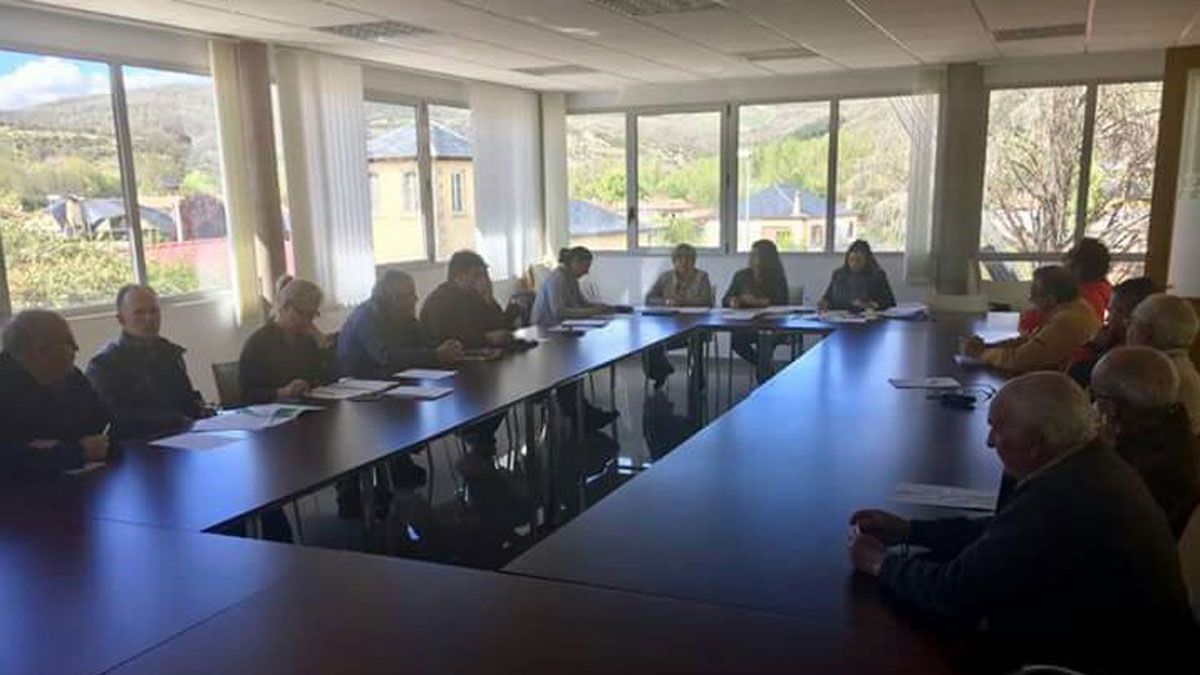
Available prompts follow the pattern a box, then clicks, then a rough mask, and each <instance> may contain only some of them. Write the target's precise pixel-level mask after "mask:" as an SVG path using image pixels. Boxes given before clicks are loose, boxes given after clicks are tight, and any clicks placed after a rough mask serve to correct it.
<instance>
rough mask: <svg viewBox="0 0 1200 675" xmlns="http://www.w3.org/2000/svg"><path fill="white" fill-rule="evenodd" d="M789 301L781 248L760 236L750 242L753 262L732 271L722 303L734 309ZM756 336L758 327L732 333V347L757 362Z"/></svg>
mask: <svg viewBox="0 0 1200 675" xmlns="http://www.w3.org/2000/svg"><path fill="white" fill-rule="evenodd" d="M787 303H788V285H787V276H786V275H785V274H784V273H783V261H782V260H780V259H779V249H777V248H775V242H773V241H771V240H770V239H759V240H758V241H756V242H754V243H753V244H752V245H751V246H750V266H749V267H747V268H745V269H741V270H738V272H737V273H736V274H734V275H733V281H731V282H729V290H727V291H725V295H724V296H723V297H722V298H721V305H722V306H724V307H733V308H735V309H742V308H747V309H757V308H761V307H770V306H771V305H786V304H787ZM756 338H757V331H752V330H751V331H737V332H735V333H733V337H732V341H733V351H735V352H737V354H738V356H740V357H742V358H743V359H745V360H746V361H748V362H750V363H752V364H757V363H758V348H757V346H756V345H755V342H756Z"/></svg>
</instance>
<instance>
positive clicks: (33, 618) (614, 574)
mask: <svg viewBox="0 0 1200 675" xmlns="http://www.w3.org/2000/svg"><path fill="white" fill-rule="evenodd" d="M748 327H749V325H747V324H743V323H739V322H737V321H725V320H723V319H721V318H720V315H708V316H703V315H685V316H668V317H659V316H653V317H652V316H634V317H621V318H618V319H616V320H614V321H612V322H610V323H609V324H608V325H607V326H605V327H604V328H602V329H598V330H595V331H591V332H589V333H587V334H586V335H583V336H580V337H575V338H567V337H562V336H557V337H554V338H552V339H550V340H548V341H546V342H544V343H542V344H540V345H539V346H538V347H537V348H535V349H531V350H529V351H527V352H524V353H521V354H516V355H513V356H511V357H509V358H506V359H503V360H500V361H495V362H488V363H477V364H469V365H467V366H465V367H463V368H461V369H460V370H459V371H458V373H457V374H456V375H455V377H454V381H453V386H454V387H455V392H454V394H453V395H451V396H449V397H446V398H444V399H440V400H437V401H426V402H413V401H394V400H383V401H378V402H370V403H358V402H349V401H346V402H338V403H331V404H327V409H326V410H324V411H321V412H317V413H311V414H306V415H303V416H301V417H300V418H299V419H298V420H296V421H294V422H292V423H289V424H286V425H282V426H280V427H276V428H273V429H269V430H266V431H263V432H256V433H255V434H253V435H252V436H251V438H250V439H249V440H247V441H245V442H241V443H237V444H234V445H231V446H225V447H222V448H218V449H216V450H211V451H196V452H189V451H180V450H169V449H164V448H156V447H153V446H145V445H133V446H131V447H129V448H127V449H126V450H125V452H124V453H123V455H122V456H121V457H120V458H119V459H118V460H116V461H115V462H113V463H112V465H111V466H109V467H106V468H104V469H101V470H97V471H92V472H88V473H85V474H83V475H80V476H76V477H73V478H65V479H63V480H60V481H52V482H49V483H45V484H41V485H31V486H24V487H23V488H21V489H15V490H8V491H6V492H5V494H4V495H3V496H2V497H0V530H2V531H3V537H2V538H0V607H2V608H3V609H0V629H3V630H4V632H5V637H4V638H2V639H0V672H5V673H10V672H11V673H24V672H38V673H41V672H45V673H74V672H79V673H97V672H109V671H110V670H111V669H113V668H118V666H119V668H118V669H117V670H116V672H123V673H140V672H146V673H150V672H153V673H161V672H281V673H282V672H373V671H388V670H401V669H403V670H416V671H420V672H426V671H428V672H443V671H450V672H477V671H478V672H515V671H529V670H530V669H533V671H535V672H539V671H545V670H550V669H551V668H553V669H555V670H562V671H568V670H570V671H582V672H601V671H603V672H611V671H632V670H638V671H641V670H653V671H663V672H697V671H699V672H747V671H763V672H776V671H783V670H788V671H791V672H796V671H802V672H828V673H840V672H846V673H849V672H898V671H908V672H922V673H938V672H959V671H960V669H961V668H962V664H963V663H965V662H966V661H964V659H966V658H967V656H966V655H965V654H964V651H963V649H962V648H960V647H959V646H957V645H956V643H955V641H954V640H953V639H946V637H945V636H944V635H942V634H941V633H939V632H937V631H925V630H922V629H921V628H920V627H919V626H917V625H914V624H913V623H912V622H911V621H909V620H908V619H907V618H906V617H904V616H903V615H901V614H898V613H897V612H895V611H893V610H892V609H891V608H889V607H887V606H886V605H884V604H883V603H882V602H880V600H879V598H878V595H877V592H876V590H877V589H876V588H875V586H874V584H873V582H871V581H869V580H867V579H864V578H862V577H861V576H858V575H855V574H853V573H852V570H851V569H850V566H849V563H848V561H847V559H846V553H845V538H846V533H847V526H846V518H847V517H848V515H849V513H850V512H851V511H852V510H853V509H855V508H858V507H862V506H883V507H892V506H893V505H892V504H890V499H891V497H892V495H893V494H894V490H895V487H896V484H897V483H898V482H900V481H912V482H926V483H939V484H946V485H956V486H961V487H969V488H980V489H995V487H996V486H997V485H998V481H999V475H1000V473H999V463H998V461H997V460H996V458H995V457H994V455H993V454H992V453H991V452H990V451H989V450H988V449H987V448H986V447H985V442H984V441H985V438H986V421H985V419H986V418H985V411H986V404H984V405H981V406H980V407H979V409H977V410H974V411H962V410H950V409H944V408H941V407H939V406H938V405H937V403H936V402H934V401H931V400H927V399H926V397H925V394H924V393H923V392H921V391H919V390H897V389H893V388H892V387H890V386H889V385H888V384H887V382H886V380H887V378H888V377H906V376H929V375H954V376H957V377H959V378H960V379H961V380H963V381H964V382H965V383H971V384H978V385H987V386H994V385H996V384H998V383H999V379H998V378H997V377H996V376H995V375H992V374H989V373H987V372H985V371H973V370H964V369H962V368H961V367H959V366H957V365H956V364H955V363H954V362H953V361H952V359H951V354H952V353H953V352H954V350H955V347H956V340H957V337H958V336H959V335H962V334H965V333H969V332H984V333H989V332H991V333H996V334H1004V333H1008V332H1011V331H1012V329H1014V328H1015V318H1013V317H1008V316H996V315H993V316H992V317H991V318H990V320H984V319H982V318H973V319H962V318H949V317H938V318H937V319H936V320H934V321H921V322H906V321H879V322H875V323H873V324H871V325H865V326H857V325H847V326H839V327H836V330H834V329H832V328H831V327H830V326H829V325H828V324H823V323H822V322H819V321H815V320H813V319H811V318H803V317H785V318H781V319H772V320H770V321H769V322H765V323H763V322H760V323H758V324H755V327H756V328H765V329H769V330H776V331H783V332H786V331H789V330H791V331H796V332H801V333H803V332H816V333H822V334H828V333H830V332H833V334H832V335H829V336H828V337H827V338H825V339H824V340H823V341H822V344H821V345H819V346H818V347H817V348H816V349H812V350H810V351H809V352H808V353H806V354H805V355H804V356H803V357H802V358H801V359H799V360H798V361H796V362H795V363H793V364H791V365H790V366H788V367H786V368H785V369H784V370H783V371H781V372H780V373H779V374H777V375H776V376H775V377H774V378H772V379H770V380H769V381H767V382H766V383H765V384H763V385H762V386H760V387H758V388H757V389H755V390H754V391H753V392H752V393H751V394H750V395H749V397H748V398H747V399H746V400H744V401H742V402H741V403H739V404H738V405H737V406H735V407H734V408H732V409H731V410H729V411H728V412H726V413H725V414H723V415H722V416H720V417H719V418H718V419H716V420H715V421H713V422H712V423H711V424H709V425H708V426H706V427H705V428H703V429H702V430H701V431H699V432H698V433H697V434H695V435H694V436H693V437H692V438H690V439H689V440H687V441H685V442H684V443H682V444H681V445H680V446H678V447H677V448H676V449H675V450H674V451H673V452H672V453H670V454H669V455H667V456H666V458H665V459H663V460H661V461H659V462H657V463H656V464H655V465H654V466H652V467H651V468H650V469H649V470H647V471H644V472H642V473H641V474H640V475H639V476H638V477H636V478H634V479H633V480H631V481H629V482H628V483H626V484H625V485H624V486H622V487H621V488H619V489H618V490H616V491H615V492H614V493H613V494H611V495H609V496H608V497H606V498H605V499H603V500H602V501H600V502H599V504H597V505H596V506H593V507H592V508H591V509H590V510H588V511H585V512H584V513H583V514H582V515H581V516H579V517H578V518H576V519H575V520H573V521H571V522H569V523H567V524H566V525H564V526H563V527H561V528H559V529H558V530H557V531H556V532H554V533H553V534H551V535H550V536H548V537H547V538H546V539H545V540H543V541H542V542H541V543H539V544H538V545H536V546H534V547H533V548H532V549H530V550H529V551H528V552H526V553H525V554H524V555H522V556H521V557H519V558H518V559H516V560H515V561H513V562H512V563H511V564H510V565H509V566H508V567H506V568H505V570H504V573H495V572H486V571H478V570H469V569H463V568H456V567H450V566H443V565H434V564H430V563H423V562H416V561H410V560H403V559H395V558H384V557H377V556H370V555H366V554H360V553H352V552H342V551H325V550H318V549H312V548H307V547H302V546H293V545H287V544H277V543H272V542H265V541H256V540H251V539H243V538H239V537H228V536H222V535H216V534H207V533H203V532H200V531H201V530H206V529H213V528H215V527H217V526H220V525H222V524H226V523H229V522H233V521H235V520H237V519H239V518H243V517H245V516H247V515H248V514H252V513H254V512H256V511H260V510H262V509H264V508H269V507H272V506H275V505H278V504H281V503H284V502H286V501H287V500H289V499H293V498H295V497H297V496H299V495H303V494H305V493H307V492H311V491H312V490H313V489H316V488H318V487H320V486H322V485H328V484H329V483H331V482H333V481H335V480H337V479H338V478H339V477H342V476H345V475H348V474H351V473H353V472H355V471H359V470H361V469H362V468H364V467H367V466H370V465H371V464H372V463H375V462H378V461H380V460H382V459H385V458H386V457H388V456H389V455H390V454H392V453H395V452H397V451H406V450H411V449H413V448H416V447H419V446H420V445H421V444H422V443H425V442H427V441H428V440H429V439H431V438H434V437H436V436H439V435H442V434H445V433H448V432H450V431H452V430H454V429H456V428H458V427H461V426H462V425H464V424H468V423H470V422H472V421H476V420H478V419H481V418H483V417H486V416H488V415H490V414H494V413H495V412H497V411H499V410H502V409H504V408H505V407H507V406H509V405H513V404H517V403H520V402H523V401H528V400H531V399H533V398H535V397H538V396H544V395H545V393H546V392H548V391H551V390H553V389H554V388H556V387H558V386H561V385H562V384H565V383H568V382H572V381H578V379H579V378H580V377H581V376H583V375H585V374H586V373H588V372H590V371H593V370H596V369H601V368H604V367H607V366H608V365H610V364H612V363H614V362H616V361H618V360H620V359H623V358H626V357H628V356H631V355H634V354H637V353H638V352H640V351H642V350H644V349H646V348H648V347H652V346H656V345H659V344H662V343H665V342H666V341H668V340H672V339H677V338H679V337H681V336H695V335H698V334H702V333H703V332H704V331H708V330H726V329H734V328H748ZM898 510H901V511H906V512H910V513H919V512H920V511H919V510H918V509H911V510H910V509H904V508H899V509H898Z"/></svg>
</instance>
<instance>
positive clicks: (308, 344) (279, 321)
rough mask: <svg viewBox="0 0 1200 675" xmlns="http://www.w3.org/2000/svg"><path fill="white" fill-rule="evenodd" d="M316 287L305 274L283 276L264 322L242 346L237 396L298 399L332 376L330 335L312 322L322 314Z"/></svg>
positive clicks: (254, 399) (268, 400) (253, 400)
mask: <svg viewBox="0 0 1200 675" xmlns="http://www.w3.org/2000/svg"><path fill="white" fill-rule="evenodd" d="M322 298H323V295H322V293H321V289H320V288H318V287H317V285H316V284H314V283H313V282H311V281H305V280H304V279H285V280H283V281H282V282H281V283H280V285H279V291H278V292H277V293H276V294H275V309H274V310H273V311H272V315H271V317H270V318H269V319H267V322H266V323H265V324H263V326H262V327H261V328H259V329H258V330H256V331H254V333H252V334H251V335H250V337H249V338H248V339H247V340H246V344H245V345H243V346H242V354H241V357H240V358H239V359H238V378H239V380H240V382H241V385H242V400H244V401H246V402H247V403H271V402H273V401H278V400H280V399H293V398H299V397H301V396H303V395H304V394H305V393H307V392H308V390H309V389H311V388H313V387H316V386H319V385H322V384H326V383H328V382H330V381H332V380H333V379H334V372H335V354H334V352H333V344H332V340H330V339H329V338H328V336H326V335H324V334H323V333H321V331H320V329H318V328H317V326H316V324H314V323H313V321H314V320H315V319H316V318H317V317H318V316H320V314H321V309H320V308H321V300H322Z"/></svg>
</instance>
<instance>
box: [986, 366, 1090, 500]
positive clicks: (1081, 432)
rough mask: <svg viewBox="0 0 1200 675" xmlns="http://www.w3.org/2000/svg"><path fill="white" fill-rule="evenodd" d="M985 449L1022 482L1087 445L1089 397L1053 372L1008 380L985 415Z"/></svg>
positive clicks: (1088, 434) (1072, 383) (1069, 380)
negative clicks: (987, 431) (992, 450)
mask: <svg viewBox="0 0 1200 675" xmlns="http://www.w3.org/2000/svg"><path fill="white" fill-rule="evenodd" d="M988 423H989V424H990V425H991V427H992V430H991V434H990V435H989V437H988V442H989V444H990V445H991V446H992V447H994V448H996V452H997V454H999V455H1000V460H1001V461H1002V462H1003V463H1004V467H1005V469H1006V470H1008V472H1009V473H1011V474H1012V475H1014V476H1016V477H1017V478H1022V477H1024V476H1026V475H1028V474H1029V473H1032V472H1033V471H1036V470H1037V469H1039V468H1041V467H1043V466H1045V465H1046V464H1049V463H1050V462H1052V461H1054V460H1056V459H1058V458H1059V457H1062V456H1063V455H1065V454H1067V453H1068V452H1071V451H1072V450H1075V449H1077V448H1079V447H1080V446H1082V445H1083V444H1085V443H1087V442H1089V441H1091V440H1092V439H1093V438H1094V437H1095V435H1096V422H1095V416H1094V415H1093V414H1092V409H1091V405H1090V403H1089V401H1088V397H1087V394H1085V393H1084V392H1083V390H1082V389H1080V388H1079V385H1077V384H1075V382H1074V380H1072V379H1071V378H1069V377H1067V376H1066V375H1063V374H1062V373H1057V372H1038V373H1029V374H1027V375H1022V376H1020V377H1017V378H1013V379H1012V380H1009V381H1008V383H1006V384H1005V385H1004V386H1003V387H1001V388H1000V391H999V392H998V393H997V394H996V398H995V399H994V400H993V401H992V405H991V409H990V410H989V411H988Z"/></svg>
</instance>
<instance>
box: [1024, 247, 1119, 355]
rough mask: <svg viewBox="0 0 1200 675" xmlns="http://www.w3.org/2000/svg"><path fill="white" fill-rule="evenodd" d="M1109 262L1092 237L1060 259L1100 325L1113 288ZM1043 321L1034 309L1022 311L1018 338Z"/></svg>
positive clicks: (1036, 327) (1080, 295)
mask: <svg viewBox="0 0 1200 675" xmlns="http://www.w3.org/2000/svg"><path fill="white" fill-rule="evenodd" d="M1111 262H1112V256H1110V255H1109V253H1108V247H1107V246H1105V245H1104V244H1102V243H1100V241H1099V240H1098V239H1093V238H1092V237H1084V238H1083V239H1080V240H1079V243H1078V244H1076V245H1075V247H1074V248H1072V249H1071V250H1070V251H1067V254H1066V255H1065V256H1063V267H1066V268H1067V269H1068V270H1070V271H1071V274H1072V275H1073V276H1074V277H1075V280H1076V281H1077V282H1079V297H1081V298H1083V299H1084V300H1085V301H1087V304H1088V305H1089V306H1090V307H1091V308H1092V311H1093V312H1095V313H1096V319H1097V320H1098V321H1101V322H1103V321H1104V312H1105V310H1106V309H1108V303H1109V301H1110V300H1112V293H1113V287H1112V284H1110V283H1109V282H1108V278H1107V277H1108V269H1109V266H1110V264H1111ZM1045 321H1046V316H1045V315H1044V314H1043V313H1041V312H1039V311H1038V309H1037V308H1036V307H1033V308H1030V309H1027V310H1025V311H1024V312H1021V318H1020V321H1019V322H1018V324H1017V331H1018V332H1020V333H1021V335H1028V334H1030V333H1032V332H1034V331H1036V330H1037V329H1038V328H1040V327H1041V325H1042V324H1043V323H1045ZM1081 356H1082V355H1081Z"/></svg>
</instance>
